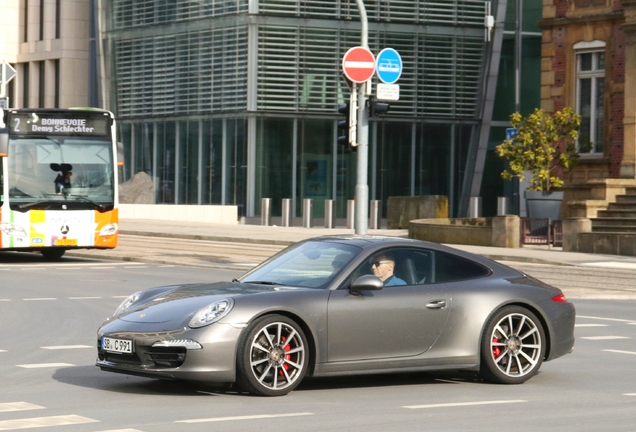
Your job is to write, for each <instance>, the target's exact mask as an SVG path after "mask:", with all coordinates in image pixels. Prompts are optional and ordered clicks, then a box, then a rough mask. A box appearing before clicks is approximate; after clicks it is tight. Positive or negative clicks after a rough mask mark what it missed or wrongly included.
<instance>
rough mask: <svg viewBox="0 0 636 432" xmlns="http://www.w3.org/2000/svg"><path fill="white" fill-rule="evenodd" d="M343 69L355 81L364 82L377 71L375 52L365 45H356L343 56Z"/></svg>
mask: <svg viewBox="0 0 636 432" xmlns="http://www.w3.org/2000/svg"><path fill="white" fill-rule="evenodd" d="M342 71H343V72H344V74H345V76H346V77H347V78H349V80H351V81H353V82H354V83H363V82H365V81H367V80H369V78H371V77H372V76H373V73H374V72H375V58H374V57H373V53H372V52H371V51H369V50H368V49H366V48H364V47H354V48H351V49H350V50H349V51H347V52H346V53H345V55H344V57H342Z"/></svg>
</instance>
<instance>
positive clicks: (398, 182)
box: [376, 122, 413, 215]
mask: <svg viewBox="0 0 636 432" xmlns="http://www.w3.org/2000/svg"><path fill="white" fill-rule="evenodd" d="M412 129H413V128H412V127H411V124H409V123H394V122H382V123H380V124H378V143H377V147H376V149H377V153H376V160H377V168H376V169H377V171H376V173H377V178H376V199H379V200H382V203H383V214H384V215H386V202H387V200H388V198H389V197H390V196H411V166H410V161H411V159H412V158H411V148H412Z"/></svg>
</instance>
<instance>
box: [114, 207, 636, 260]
mask: <svg viewBox="0 0 636 432" xmlns="http://www.w3.org/2000/svg"><path fill="white" fill-rule="evenodd" d="M120 232H121V234H124V235H138V236H153V237H169V238H185V239H193V240H208V241H234V242H241V243H254V244H274V245H289V244H292V243H295V242H297V241H300V240H304V239H307V238H311V237H318V236H324V235H342V234H354V230H352V229H346V228H335V229H328V228H322V227H315V228H303V227H277V226H260V225H238V224H237V225H226V224H212V223H200V222H186V221H180V222H174V221H158V220H141V219H122V220H120ZM368 234H369V235H387V236H397V237H407V236H408V230H388V229H378V230H368ZM449 246H451V247H455V248H457V249H461V250H465V251H468V252H472V253H475V254H478V255H482V256H486V257H488V258H491V259H494V260H497V261H521V262H531V263H544V264H557V265H584V266H597V267H605V268H626V269H636V257H627V256H619V255H600V254H587V253H577V252H563V251H562V250H561V248H549V247H548V246H529V247H522V248H518V249H510V248H498V247H486V246H469V245H449Z"/></svg>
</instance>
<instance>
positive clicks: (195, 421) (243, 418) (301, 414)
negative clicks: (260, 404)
mask: <svg viewBox="0 0 636 432" xmlns="http://www.w3.org/2000/svg"><path fill="white" fill-rule="evenodd" d="M308 415H314V413H308V412H303V413H290V414H262V415H251V416H238V417H212V418H206V419H193V420H178V421H175V423H209V422H222V421H235V420H257V419H266V418H281V417H298V416H308Z"/></svg>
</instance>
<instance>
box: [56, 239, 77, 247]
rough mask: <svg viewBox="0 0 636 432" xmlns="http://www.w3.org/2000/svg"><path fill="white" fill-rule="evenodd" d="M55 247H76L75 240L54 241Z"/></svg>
mask: <svg viewBox="0 0 636 432" xmlns="http://www.w3.org/2000/svg"><path fill="white" fill-rule="evenodd" d="M55 246H77V239H55Z"/></svg>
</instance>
